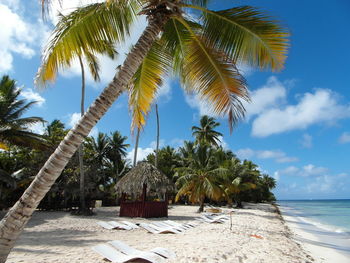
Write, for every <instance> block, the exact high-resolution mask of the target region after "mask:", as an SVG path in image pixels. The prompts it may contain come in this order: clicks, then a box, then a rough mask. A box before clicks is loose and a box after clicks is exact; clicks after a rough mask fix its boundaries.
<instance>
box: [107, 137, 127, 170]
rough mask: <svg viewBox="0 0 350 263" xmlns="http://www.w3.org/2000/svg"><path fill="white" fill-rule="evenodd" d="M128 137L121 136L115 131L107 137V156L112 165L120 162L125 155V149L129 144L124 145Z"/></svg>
mask: <svg viewBox="0 0 350 263" xmlns="http://www.w3.org/2000/svg"><path fill="white" fill-rule="evenodd" d="M127 139H128V137H126V136H123V135H121V133H120V132H119V131H115V132H113V133H112V134H111V137H108V142H109V149H108V150H107V156H108V158H109V159H110V160H112V161H113V162H114V163H117V162H119V161H120V160H122V158H123V157H125V156H126V154H127V152H126V151H127V148H128V147H129V146H130V144H127V143H125V141H126V140H127Z"/></svg>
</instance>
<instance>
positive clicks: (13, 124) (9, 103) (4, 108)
mask: <svg viewBox="0 0 350 263" xmlns="http://www.w3.org/2000/svg"><path fill="white" fill-rule="evenodd" d="M20 94H21V89H18V88H17V87H16V82H15V81H14V80H12V79H10V77H9V76H3V77H2V79H1V80H0V149H7V148H8V144H13V145H17V146H24V147H30V148H37V149H45V148H46V147H47V146H48V145H47V143H46V141H45V140H44V138H43V137H42V136H41V135H39V134H36V133H34V132H31V131H30V126H32V125H33V124H37V123H42V124H43V123H44V122H45V121H44V120H43V119H42V118H40V117H25V118H21V116H22V115H23V114H24V113H25V112H26V111H27V110H28V109H29V108H30V107H31V106H33V105H34V104H35V103H37V102H36V101H31V102H27V101H26V100H25V99H19V98H18V97H19V96H20Z"/></svg>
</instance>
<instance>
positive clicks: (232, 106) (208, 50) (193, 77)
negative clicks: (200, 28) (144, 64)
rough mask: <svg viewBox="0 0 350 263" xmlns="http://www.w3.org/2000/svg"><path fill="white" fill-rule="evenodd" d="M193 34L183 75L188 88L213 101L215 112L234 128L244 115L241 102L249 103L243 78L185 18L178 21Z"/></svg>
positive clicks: (202, 97) (187, 43)
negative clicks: (226, 117)
mask: <svg viewBox="0 0 350 263" xmlns="http://www.w3.org/2000/svg"><path fill="white" fill-rule="evenodd" d="M177 20H178V21H180V22H181V23H182V24H183V25H184V26H185V27H186V28H187V30H188V31H189V32H190V33H191V37H192V38H191V39H190V40H189V41H186V46H185V48H186V56H185V59H184V62H183V63H184V69H183V70H184V76H185V83H186V85H187V86H188V89H192V90H193V91H195V92H197V93H198V94H199V95H200V98H201V99H203V100H206V101H208V102H210V104H211V105H212V111H213V112H214V113H215V114H217V115H221V116H228V117H229V122H230V124H231V126H232V125H233V124H235V123H236V122H237V121H238V120H240V119H241V118H243V116H244V111H245V110H244V107H243V105H242V102H241V99H243V100H248V92H247V87H246V83H245V80H244V78H243V77H242V76H241V75H240V73H239V72H238V70H237V68H236V67H235V66H234V64H233V63H232V62H231V61H229V60H227V59H226V57H225V55H224V54H223V53H221V52H219V51H217V50H216V49H215V48H214V47H212V46H208V45H207V41H206V40H205V39H203V38H202V37H200V36H198V35H197V34H196V33H195V31H194V29H192V28H191V26H190V25H189V24H188V23H187V22H186V21H185V20H183V19H180V18H177Z"/></svg>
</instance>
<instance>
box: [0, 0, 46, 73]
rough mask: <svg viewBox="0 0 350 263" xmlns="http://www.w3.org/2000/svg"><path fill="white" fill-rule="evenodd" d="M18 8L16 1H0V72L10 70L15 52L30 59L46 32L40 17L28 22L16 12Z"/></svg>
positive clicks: (22, 15)
mask: <svg viewBox="0 0 350 263" xmlns="http://www.w3.org/2000/svg"><path fill="white" fill-rule="evenodd" d="M18 9H19V3H18V1H13V2H12V1H1V2H0V24H1V27H0V36H1V37H0V57H1V59H0V73H6V72H8V71H10V70H12V67H13V59H14V57H13V56H14V55H15V54H17V55H19V56H21V57H22V58H24V59H31V58H32V57H33V56H34V55H35V48H37V47H38V46H40V44H41V43H42V40H43V39H44V36H43V35H44V32H47V28H46V26H45V25H43V23H42V21H41V20H40V19H39V20H38V21H36V22H34V23H32V22H28V21H26V19H24V17H26V16H25V15H24V14H20V13H17V12H19V11H18Z"/></svg>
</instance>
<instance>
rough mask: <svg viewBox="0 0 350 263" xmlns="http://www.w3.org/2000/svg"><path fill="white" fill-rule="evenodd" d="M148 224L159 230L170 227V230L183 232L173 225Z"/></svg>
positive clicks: (177, 232)
mask: <svg viewBox="0 0 350 263" xmlns="http://www.w3.org/2000/svg"><path fill="white" fill-rule="evenodd" d="M148 225H149V226H150V227H152V228H154V229H155V230H158V231H161V230H167V229H169V230H171V231H174V232H175V233H176V234H179V233H181V231H180V230H177V229H176V228H175V227H173V226H157V225H155V224H153V223H151V224H148Z"/></svg>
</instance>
